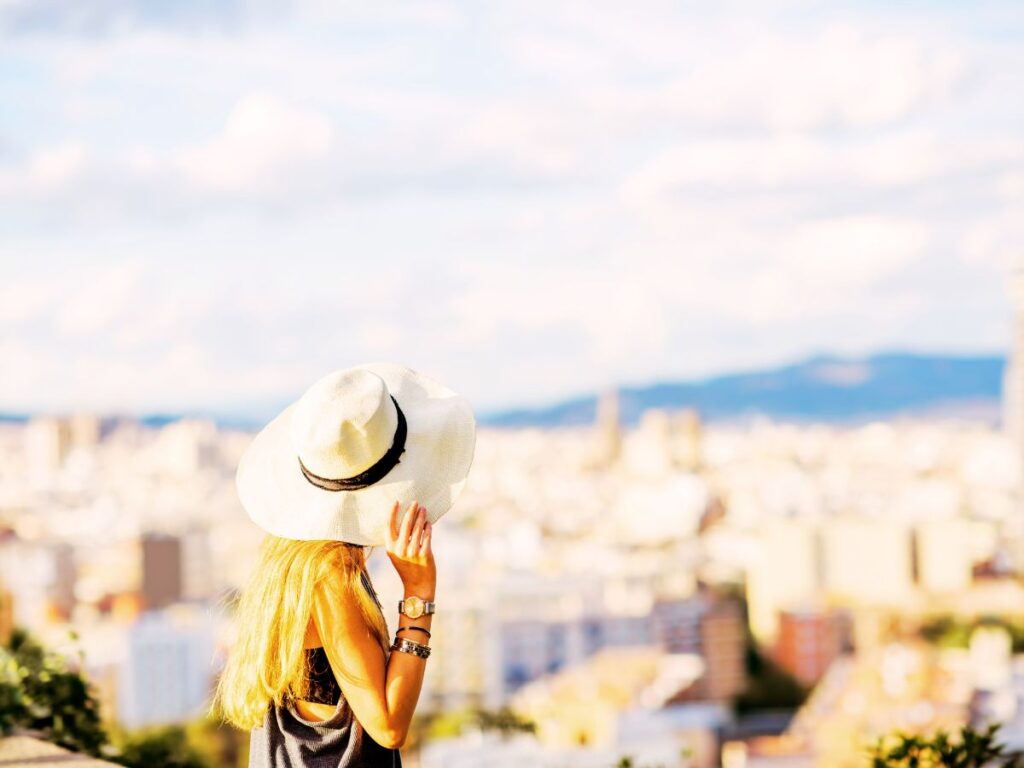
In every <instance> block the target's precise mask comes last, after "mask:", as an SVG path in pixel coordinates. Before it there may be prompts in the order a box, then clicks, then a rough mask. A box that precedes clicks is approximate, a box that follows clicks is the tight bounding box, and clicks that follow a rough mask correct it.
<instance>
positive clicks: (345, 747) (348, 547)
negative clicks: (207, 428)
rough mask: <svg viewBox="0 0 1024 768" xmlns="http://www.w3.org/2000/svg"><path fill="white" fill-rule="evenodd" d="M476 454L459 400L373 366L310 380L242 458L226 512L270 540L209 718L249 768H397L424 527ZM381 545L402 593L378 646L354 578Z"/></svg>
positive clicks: (410, 687) (416, 649) (245, 598)
mask: <svg viewBox="0 0 1024 768" xmlns="http://www.w3.org/2000/svg"><path fill="white" fill-rule="evenodd" d="M474 447H475V420H474V417H473V414H472V409H471V408H470V407H469V404H468V403H467V402H466V401H465V399H463V398H461V397H460V396H458V395H456V394H455V393H454V392H452V391H451V390H450V389H447V388H446V387H444V386H442V385H441V384H439V383H438V382H436V381H434V380H433V379H430V378H428V377H426V376H424V375H423V374H420V373H417V372H415V371H412V370H410V369H408V368H405V367H403V366H396V365H391V364H387V363H371V364H365V365H362V366H357V367H355V368H350V369H346V370H342V371H335V372H334V373H332V374H329V375H328V376H325V377H324V378H322V379H320V380H319V381H318V382H316V383H315V384H314V385H313V386H312V387H310V388H309V389H308V390H307V391H306V392H305V393H304V394H303V396H302V397H301V398H300V399H299V400H298V401H296V402H295V403H293V404H292V405H290V406H289V407H288V408H286V409H285V410H284V411H283V412H282V413H281V414H279V415H278V416H277V417H276V418H275V419H274V420H273V421H271V422H270V424H268V425H267V426H266V427H265V428H264V429H263V430H262V431H261V432H260V433H259V434H258V435H257V436H256V438H255V439H254V440H253V442H252V443H251V444H250V446H249V448H247V449H246V452H245V454H243V456H242V459H241V461H240V463H239V468H238V474H237V477H236V482H237V487H238V492H239V498H240V499H241V501H242V504H243V506H244V507H245V509H246V511H247V512H248V513H249V515H250V517H251V518H252V519H253V520H254V521H255V522H256V523H257V524H259V525H260V526H261V527H262V528H263V529H264V530H266V531H267V533H268V535H267V536H266V537H265V539H264V541H263V543H262V545H261V548H260V556H259V560H258V562H257V564H256V568H255V570H254V572H253V575H252V578H251V580H250V582H249V584H248V585H247V586H246V589H245V590H244V592H243V593H242V596H241V599H240V601H239V604H238V612H237V615H236V623H237V626H238V633H239V634H238V640H237V642H236V644H235V646H234V648H233V649H232V651H231V653H230V655H229V657H228V661H227V664H226V666H225V668H224V671H223V673H222V675H221V678H220V681H219V683H218V689H217V695H216V697H215V702H214V706H215V707H216V708H217V709H219V711H220V712H221V714H222V715H223V717H224V718H225V719H226V720H228V721H229V722H231V723H233V724H234V725H236V726H237V727H239V728H243V729H251V731H252V734H251V737H250V758H249V765H250V766H261V767H264V766H265V767H268V768H269V767H270V766H290V767H292V766H311V767H312V766H317V768H327V766H330V768H339V767H340V766H368V767H371V768H372V767H373V766H400V765H401V764H402V763H401V754H400V751H399V748H400V747H401V746H402V744H403V743H404V742H405V739H406V737H407V735H408V731H409V724H410V722H411V720H412V715H413V711H414V709H415V707H416V703H417V701H418V698H419V694H420V689H421V687H422V682H423V675H424V672H425V667H426V660H427V658H429V655H430V653H431V644H430V638H431V633H430V628H431V621H432V615H433V612H434V598H435V587H436V570H435V565H434V556H433V551H432V546H431V540H432V530H433V523H435V522H436V520H437V519H438V518H439V517H440V516H441V515H442V514H444V513H445V512H446V511H447V510H448V509H449V508H450V506H451V504H452V503H453V502H454V500H455V498H456V497H457V496H458V494H459V493H460V492H461V490H462V488H463V486H464V484H465V480H466V476H467V475H468V472H469V467H470V464H471V463H472V456H473V450H474ZM395 499H398V501H395ZM419 499H425V500H427V501H428V503H427V504H420V503H419V502H418V501H417V500H419ZM403 506H405V513H404V514H403V515H402V516H401V519H399V511H400V509H401V508H402V507H403ZM378 545H383V546H384V547H385V549H386V551H387V553H388V557H389V558H390V560H391V562H392V564H393V566H394V568H395V570H396V571H397V573H398V576H399V579H400V580H401V582H402V586H403V589H404V598H403V600H401V601H399V617H398V627H397V629H396V632H395V640H394V642H393V643H391V644H390V645H389V643H388V628H387V624H386V621H385V617H384V613H383V610H382V607H381V605H380V602H379V600H378V599H377V595H376V592H375V591H374V589H373V586H372V584H371V582H370V579H369V574H368V571H367V568H366V553H365V549H366V548H367V547H372V546H378ZM396 651H397V652H396Z"/></svg>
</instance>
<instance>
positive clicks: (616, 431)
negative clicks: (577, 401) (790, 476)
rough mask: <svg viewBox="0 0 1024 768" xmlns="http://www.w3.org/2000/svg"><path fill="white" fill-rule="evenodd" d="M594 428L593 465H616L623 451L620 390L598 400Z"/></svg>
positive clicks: (612, 390) (611, 391) (607, 393)
mask: <svg viewBox="0 0 1024 768" xmlns="http://www.w3.org/2000/svg"><path fill="white" fill-rule="evenodd" d="M594 426H595V430H594V431H595V434H594V446H593V453H594V455H593V463H594V464H595V465H597V466H608V465H610V464H614V463H615V462H616V461H617V460H618V458H619V454H620V452H621V450H622V427H621V425H620V424H619V393H618V390H615V389H611V390H608V391H607V392H605V393H604V394H603V395H601V397H600V398H599V399H598V401H597V419H596V422H595V425H594Z"/></svg>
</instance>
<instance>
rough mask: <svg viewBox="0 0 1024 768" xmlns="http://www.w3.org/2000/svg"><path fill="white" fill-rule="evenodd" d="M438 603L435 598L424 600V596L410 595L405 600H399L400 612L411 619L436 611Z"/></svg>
mask: <svg viewBox="0 0 1024 768" xmlns="http://www.w3.org/2000/svg"><path fill="white" fill-rule="evenodd" d="M435 606H436V603H434V601H433V600H424V599H423V598H422V597H416V595H410V596H409V597H407V598H405V599H404V600H399V601H398V612H399V613H402V614H405V615H406V616H408V617H409V618H410V619H418V618H419V617H420V616H423V615H424V614H427V613H434V609H435Z"/></svg>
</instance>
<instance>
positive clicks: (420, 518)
mask: <svg viewBox="0 0 1024 768" xmlns="http://www.w3.org/2000/svg"><path fill="white" fill-rule="evenodd" d="M426 522H427V510H425V509H424V508H423V507H420V508H419V513H418V514H417V515H416V523H415V524H414V525H413V527H412V532H411V533H410V534H409V544H408V546H409V548H408V550H406V551H407V552H408V553H409V555H412V556H415V555H416V552H417V551H418V550H419V548H420V539H422V538H423V525H424V523H426Z"/></svg>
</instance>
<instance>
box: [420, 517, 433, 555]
mask: <svg viewBox="0 0 1024 768" xmlns="http://www.w3.org/2000/svg"><path fill="white" fill-rule="evenodd" d="M433 532H434V526H433V524H432V523H427V524H426V525H424V526H423V541H421V542H420V549H419V553H418V554H419V556H420V557H426V556H427V555H429V554H430V535H431V534H432V533H433Z"/></svg>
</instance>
